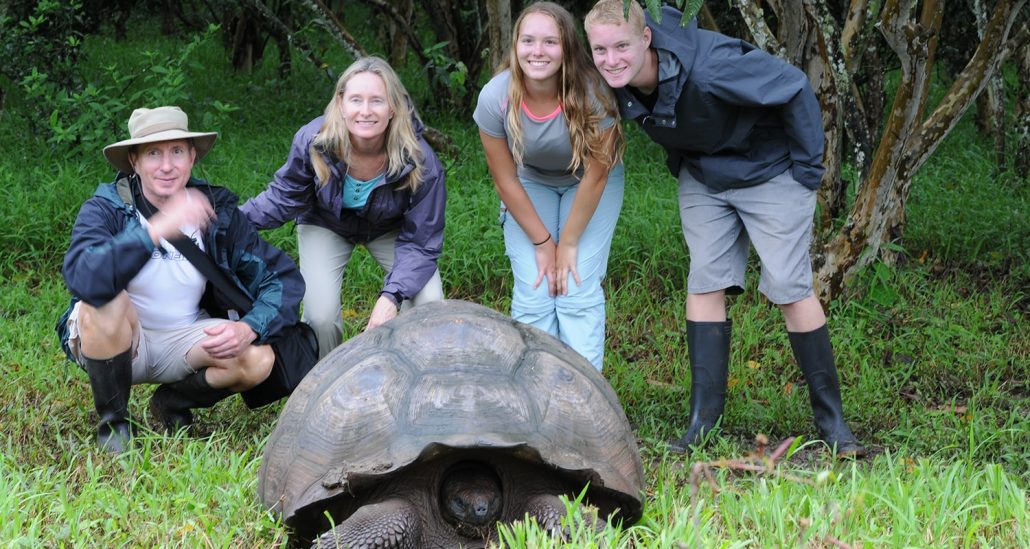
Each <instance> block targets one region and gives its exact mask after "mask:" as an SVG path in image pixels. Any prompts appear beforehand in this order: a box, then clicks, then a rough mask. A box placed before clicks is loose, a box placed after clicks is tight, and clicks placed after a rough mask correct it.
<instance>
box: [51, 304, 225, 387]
mask: <svg viewBox="0 0 1030 549" xmlns="http://www.w3.org/2000/svg"><path fill="white" fill-rule="evenodd" d="M224 322H229V321H228V320H225V319H222V318H211V317H209V316H208V315H207V313H205V312H204V311H201V318H199V319H197V321H196V322H194V323H193V324H191V325H189V326H186V327H183V328H176V329H172V330H144V329H143V327H142V326H140V325H139V324H138V323H137V325H136V328H137V333H138V334H139V340H138V341H133V342H132V348H133V353H132V383H133V384H139V383H171V382H173V381H179V380H180V379H183V378H185V377H186V376H188V375H190V374H192V373H193V372H194V371H195V370H194V369H193V367H192V366H190V364H189V362H187V360H186V354H187V353H189V351H190V349H192V348H193V346H194V345H196V344H197V343H199V342H200V341H201V340H203V339H204V338H205V337H207V334H205V333H204V328H208V327H211V326H217V325H219V324H222V323H224ZM68 348H69V350H70V351H71V353H72V355H73V356H74V357H75V358H76V360H77V361H78V362H79V363H80V364H81V363H82V355H81V354H79V303H76V304H75V307H74V308H73V309H72V312H71V315H69V316H68Z"/></svg>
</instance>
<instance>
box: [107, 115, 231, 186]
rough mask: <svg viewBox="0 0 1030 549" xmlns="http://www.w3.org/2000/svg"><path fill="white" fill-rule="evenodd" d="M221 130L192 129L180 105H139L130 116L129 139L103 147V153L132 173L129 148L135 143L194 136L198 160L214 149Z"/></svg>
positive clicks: (124, 171)
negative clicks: (192, 130) (153, 106)
mask: <svg viewBox="0 0 1030 549" xmlns="http://www.w3.org/2000/svg"><path fill="white" fill-rule="evenodd" d="M217 138H218V132H191V131H189V118H188V117H187V116H186V113H185V112H183V111H182V109H180V108H179V107H157V108H155V109H136V110H134V111H132V115H131V116H129V139H126V140H124V141H119V142H117V143H112V144H110V145H108V146H106V147H104V156H105V157H107V161H108V162H110V163H111V165H112V166H114V167H115V168H117V169H118V170H119V171H121V172H123V173H133V172H134V171H135V169H134V168H133V167H132V164H131V163H130V162H129V151H130V150H132V148H133V147H134V146H136V145H142V144H143V143H154V142H157V141H174V140H176V139H192V140H193V146H194V147H195V148H196V150H197V160H196V161H197V162H199V161H200V159H201V158H204V155H206V154H207V153H208V151H210V150H211V147H212V146H214V144H215V139H217Z"/></svg>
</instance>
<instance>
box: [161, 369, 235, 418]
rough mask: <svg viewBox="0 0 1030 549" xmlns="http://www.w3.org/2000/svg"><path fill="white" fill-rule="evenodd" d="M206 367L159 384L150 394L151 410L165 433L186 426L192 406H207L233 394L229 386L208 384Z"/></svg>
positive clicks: (191, 414) (191, 416)
mask: <svg viewBox="0 0 1030 549" xmlns="http://www.w3.org/2000/svg"><path fill="white" fill-rule="evenodd" d="M206 371H207V368H204V369H202V370H200V371H197V372H194V373H192V374H190V375H188V376H186V377H185V378H183V379H181V380H179V381H175V382H173V383H164V384H162V385H161V386H159V387H158V388H157V389H156V390H155V391H154V395H153V396H152V397H150V413H151V415H153V416H154V417H155V418H157V419H158V421H160V422H161V424H162V425H163V426H164V428H165V430H166V431H168V432H175V431H178V430H180V429H189V427H190V426H191V425H193V412H192V411H191V410H192V409H194V408H210V407H212V406H214V405H215V404H217V403H218V402H220V401H221V400H222V399H224V398H227V397H228V396H229V395H232V394H233V392H232V391H230V390H229V389H215V388H214V387H211V386H210V385H208V383H207V377H205V372H206Z"/></svg>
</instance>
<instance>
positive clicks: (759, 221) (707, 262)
mask: <svg viewBox="0 0 1030 549" xmlns="http://www.w3.org/2000/svg"><path fill="white" fill-rule="evenodd" d="M815 202H816V193H815V191H813V190H811V189H809V188H808V187H805V186H804V185H802V184H800V183H798V182H797V181H795V180H794V178H793V177H791V175H790V171H789V170H788V171H785V172H783V173H782V174H780V175H778V176H776V177H774V178H772V179H770V180H769V181H766V182H765V183H762V184H759V185H755V186H753V187H745V188H741V189H728V190H725V191H722V192H715V191H713V190H712V189H710V188H708V187H706V186H705V185H704V184H702V183H701V182H699V181H698V180H696V179H694V177H693V176H691V175H690V172H689V171H688V170H687V168H686V167H683V168H682V169H681V170H680V175H679V204H680V222H681V223H682V226H683V237H684V238H685V239H686V241H687V248H689V249H690V275H689V276H688V278H687V291H688V292H689V293H692V294H703V293H709V292H715V291H719V290H726V291H727V293H730V294H732V293H740V292H741V291H742V290H743V288H744V269H745V267H746V266H747V257H748V251H749V249H750V246H751V245H754V248H755V252H756V253H757V254H758V258H759V260H760V261H761V264H762V274H761V278H760V281H759V284H758V290H759V291H760V292H762V293H763V294H765V296H766V297H767V298H769V301H772V302H773V303H775V304H777V305H786V304H790V303H795V302H797V301H800V300H802V299H804V298H806V297H808V296H809V295H811V294H812V259H811V256H810V255H809V246H810V245H811V243H812V216H813V215H814V214H815Z"/></svg>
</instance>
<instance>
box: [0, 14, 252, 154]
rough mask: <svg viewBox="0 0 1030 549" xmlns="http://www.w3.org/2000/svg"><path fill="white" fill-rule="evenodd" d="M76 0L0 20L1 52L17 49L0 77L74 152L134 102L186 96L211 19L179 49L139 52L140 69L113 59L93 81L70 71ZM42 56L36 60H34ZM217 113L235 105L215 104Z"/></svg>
mask: <svg viewBox="0 0 1030 549" xmlns="http://www.w3.org/2000/svg"><path fill="white" fill-rule="evenodd" d="M81 11H82V4H81V3H79V2H73V3H70V4H67V5H64V4H59V3H56V2H49V1H44V2H40V3H39V4H38V5H37V7H36V12H35V14H33V15H30V16H29V17H27V18H26V19H25V20H22V21H20V22H18V24H17V25H10V20H9V19H6V20H3V26H4V28H5V30H6V29H7V28H8V27H12V28H13V30H11V31H10V32H9V33H5V34H8V36H7V37H5V38H3V40H4V51H5V52H9V51H11V50H18V51H19V52H22V53H20V54H18V55H20V56H21V57H18V56H16V59H15V62H14V63H12V64H10V65H9V66H5V69H4V70H5V76H7V77H8V78H11V79H12V80H15V81H17V83H18V85H19V86H20V88H21V91H22V93H23V94H24V96H25V99H26V100H27V101H26V102H27V103H28V104H30V105H34V107H33V108H31V109H25V110H23V111H21V112H19V115H21V116H25V117H26V121H27V122H28V124H29V125H30V126H31V127H34V128H35V129H37V130H40V133H43V134H45V135H46V136H47V138H46V141H47V143H48V144H49V145H50V146H51V147H52V148H53V149H55V150H56V149H60V150H62V151H63V152H65V153H66V154H71V155H78V154H82V153H86V152H92V151H95V150H96V149H97V148H99V147H101V146H102V145H103V144H104V143H106V142H107V141H109V140H110V138H111V136H112V135H120V134H121V133H122V132H123V130H122V128H123V127H124V126H123V124H124V121H125V120H126V119H127V118H128V116H129V113H130V112H131V110H132V109H133V108H135V107H138V106H140V105H177V104H181V103H183V102H184V101H186V100H187V99H189V98H190V92H189V91H188V90H187V88H186V84H187V71H188V69H190V68H196V69H198V70H200V67H198V66H195V65H193V63H192V58H193V54H194V51H195V50H196V49H197V47H198V46H200V45H201V44H203V43H204V42H206V41H208V40H211V39H213V37H214V36H215V35H216V34H217V32H218V26H216V25H210V26H209V27H208V28H207V29H206V30H205V31H204V32H202V33H199V34H197V35H196V36H194V37H193V39H192V40H190V41H189V42H188V43H186V44H185V45H184V46H182V47H181V48H179V49H178V50H175V51H172V52H169V53H159V52H156V51H150V50H148V51H144V52H142V53H141V55H142V57H143V59H144V63H143V68H142V69H141V70H140V69H134V68H132V67H126V66H123V65H119V64H110V65H107V66H104V67H103V74H102V76H101V77H100V78H99V79H98V80H97V81H96V82H93V81H84V80H83V79H82V78H80V77H78V76H76V74H77V71H78V70H77V68H76V63H77V61H78V57H79V46H80V45H81V34H80V33H79V32H78V31H77V30H76V28H77V26H76V25H79V24H81V23H80V20H81V17H82V16H81ZM39 59H45V61H44V62H42V63H35V62H34V61H38V60H39ZM214 106H215V108H216V109H217V110H218V111H219V113H228V112H232V111H233V110H235V107H233V106H231V105H227V104H225V103H221V102H217V101H216V102H215V103H214Z"/></svg>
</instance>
